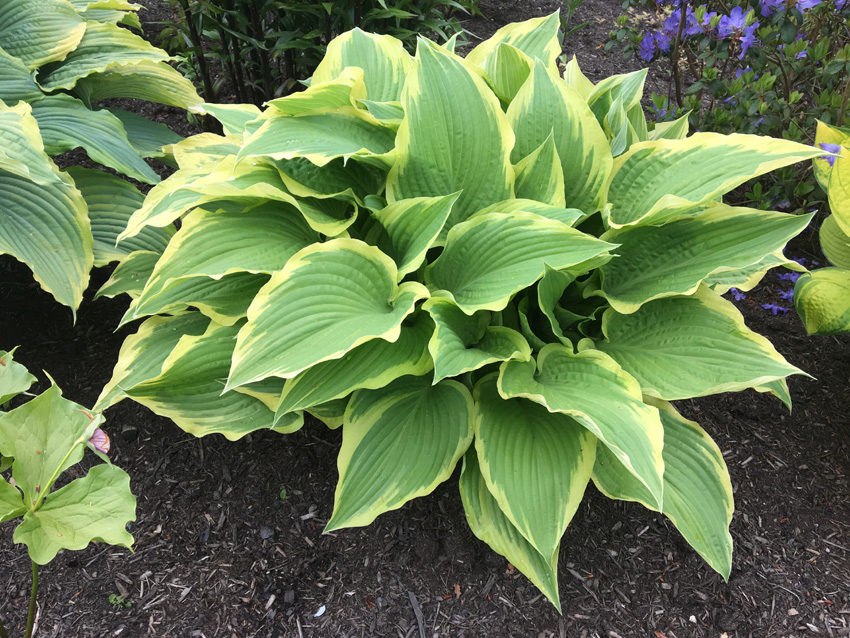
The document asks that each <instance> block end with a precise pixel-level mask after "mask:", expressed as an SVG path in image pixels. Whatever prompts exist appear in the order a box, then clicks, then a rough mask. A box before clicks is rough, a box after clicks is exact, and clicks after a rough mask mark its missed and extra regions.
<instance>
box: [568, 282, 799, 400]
mask: <svg viewBox="0 0 850 638" xmlns="http://www.w3.org/2000/svg"><path fill="white" fill-rule="evenodd" d="M602 332H603V333H604V335H605V340H604V341H598V342H596V343H595V344H593V345H594V346H595V347H596V348H598V349H599V350H602V351H603V352H605V353H607V354H609V355H611V357H612V358H613V359H614V360H615V361H616V362H617V363H619V364H620V365H621V366H623V369H625V370H626V372H628V373H629V374H631V375H632V376H633V377H635V378H636V379H637V380H638V383H640V386H641V389H642V390H643V393H644V394H648V395H650V396H654V397H658V398H661V399H665V400H667V401H674V400H678V399H689V398H691V397H699V396H705V395H708V394H717V393H718V392H736V391H738V390H744V389H746V388H753V387H758V386H762V385H764V384H766V383H768V382H771V381H775V380H777V379H783V378H785V377H787V376H788V375H790V374H801V371H800V370H798V369H797V368H795V367H794V366H792V365H791V364H790V363H788V362H787V361H785V359H784V358H783V357H782V355H780V354H779V353H778V352H776V350H775V349H774V348H773V345H771V343H770V342H769V341H768V340H767V339H765V338H764V337H762V336H761V335H759V334H757V333H755V332H752V331H751V330H750V329H749V328H747V327H746V326H745V325H744V319H743V317H742V316H741V313H740V312H738V310H737V309H736V308H735V306H734V305H732V303H731V302H729V301H726V300H725V299H723V298H722V297H720V295H718V294H717V293H715V292H713V291H711V290H709V289H708V288H705V287H703V288H700V289H699V290H698V291H697V292H696V293H695V294H694V295H692V296H690V297H668V298H666V299H657V300H655V301H651V302H649V303H647V304H645V305H643V306H641V308H640V310H638V311H637V312H634V313H632V314H628V315H623V314H619V313H617V312H616V311H615V310H613V309H609V310H606V311H605V314H604V315H603V317H602ZM579 345H580V347H581V346H584V345H587V344H586V342H582V343H581V344H579ZM671 361H676V362H677V364H676V365H671V364H670V362H671Z"/></svg>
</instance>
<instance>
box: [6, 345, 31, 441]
mask: <svg viewBox="0 0 850 638" xmlns="http://www.w3.org/2000/svg"><path fill="white" fill-rule="evenodd" d="M15 350H17V346H16V347H14V348H12V349H11V350H10V351H9V352H6V351H5V350H0V406H1V405H3V404H4V403H6V401H8V400H9V399H11V398H12V397H15V396H18V395H19V394H20V393H21V392H26V391H27V390H29V389H30V386H31V385H32V384H33V383H35V382H36V380H37V379H36V378H35V377H34V376H32V375H31V374H30V373H29V371H28V370H27V369H26V368H25V367H24V366H22V365H21V364H20V363H18V362H17V361H15V359H14V357H13V355H14V354H15ZM2 454H3V450H2V449H0V455H2ZM7 454H10V452H7Z"/></svg>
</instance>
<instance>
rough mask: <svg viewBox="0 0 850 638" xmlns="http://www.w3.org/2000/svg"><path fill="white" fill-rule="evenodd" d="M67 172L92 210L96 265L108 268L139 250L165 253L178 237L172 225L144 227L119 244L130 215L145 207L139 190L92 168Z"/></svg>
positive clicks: (90, 216) (74, 168)
mask: <svg viewBox="0 0 850 638" xmlns="http://www.w3.org/2000/svg"><path fill="white" fill-rule="evenodd" d="M67 172H68V174H69V175H70V176H71V177H72V178H73V180H74V185H75V186H76V187H77V190H79V191H80V193H82V195H83V199H84V200H85V202H86V205H87V206H88V209H89V221H90V222H91V232H92V237H93V238H94V244H93V247H92V249H93V251H94V265H95V266H105V265H106V264H108V263H110V262H113V261H117V260H121V259H124V257H126V256H127V255H129V254H130V253H132V252H135V251H139V250H148V251H151V252H155V253H161V252H162V251H163V250H165V247H166V246H168V241H169V239H170V238H171V236H172V235H173V234H174V228H173V227H171V226H166V227H165V228H156V227H148V228H144V229H142V231H141V232H140V233H139V234H138V235H136V236H135V237H130V238H128V239H126V240H124V241H122V242H120V243H116V242H117V239H118V235H119V234H121V231H123V230H124V228H125V227H126V226H127V221H128V220H129V219H130V216H131V215H132V214H133V213H134V212H135V211H136V210H138V209H139V208H141V206H142V201H143V200H144V198H145V197H144V195H142V194H141V193H140V192H139V189H137V188H136V187H135V186H133V185H132V184H130V183H129V182H127V181H125V180H123V179H120V178H118V177H115V176H114V175H110V174H109V173H105V172H103V171H99V170H94V169H91V168H80V167H78V166H71V167H69V168H68V169H67Z"/></svg>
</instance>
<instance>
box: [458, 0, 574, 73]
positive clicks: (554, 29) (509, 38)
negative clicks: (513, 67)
mask: <svg viewBox="0 0 850 638" xmlns="http://www.w3.org/2000/svg"><path fill="white" fill-rule="evenodd" d="M559 24H560V23H559V20H558V12H557V11H556V12H555V13H552V14H549V15H548V16H543V17H540V18H533V19H531V20H526V21H525V22H516V23H513V24H508V25H505V26H504V27H502V28H501V29H499V30H498V31H496V33H494V34H493V36H492V37H490V38H489V39H488V40H485V41H484V42H482V43H481V44H479V45H478V46H477V47H475V48H474V49H472V51H470V52H469V55H467V56H466V59H467V61H468V62H469V63H470V64H477V65H479V66H483V65H484V63H485V61H486V60H487V58H488V57H489V56H490V54H491V52H492V51H494V50H495V49H496V48H497V47H498V46H499V45H500V44H503V43H504V44H509V45H511V46H512V47H514V48H515V49H519V50H520V51H522V52H523V53H524V54H525V55H527V56H528V57H529V58H531V59H532V60H534V59H535V58H539V59H540V60H542V61H543V64H544V65H546V68H547V69H549V70H550V71H551V72H552V73H557V72H558V56H559V55H560V54H561V45H560V43H559V42H558V26H559Z"/></svg>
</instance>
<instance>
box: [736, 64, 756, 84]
mask: <svg viewBox="0 0 850 638" xmlns="http://www.w3.org/2000/svg"><path fill="white" fill-rule="evenodd" d="M751 71H752V68H750V67H747V68H746V69H738V70H737V71H735V78H736V79H737V78H740V77H741V76H742V75H744V73H750V72H751ZM758 79H759V76H758V75H754V76H753V81H755V80H758Z"/></svg>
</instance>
